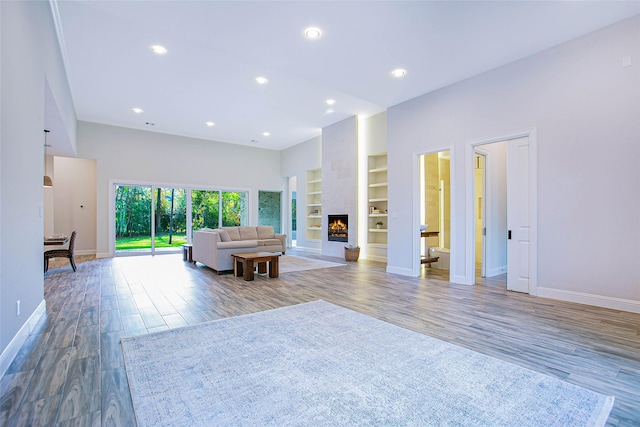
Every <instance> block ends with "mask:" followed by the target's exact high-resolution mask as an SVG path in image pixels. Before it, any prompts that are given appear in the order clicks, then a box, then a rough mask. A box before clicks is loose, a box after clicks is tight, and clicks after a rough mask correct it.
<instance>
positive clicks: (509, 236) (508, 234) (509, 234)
mask: <svg viewBox="0 0 640 427" xmlns="http://www.w3.org/2000/svg"><path fill="white" fill-rule="evenodd" d="M507 239H509V240H511V230H509V232H508V233H507Z"/></svg>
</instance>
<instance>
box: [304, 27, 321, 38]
mask: <svg viewBox="0 0 640 427" xmlns="http://www.w3.org/2000/svg"><path fill="white" fill-rule="evenodd" d="M321 35H322V31H320V28H316V27H309V28H305V30H304V36H305V37H306V38H308V39H309V40H315V39H319V38H320V36H321Z"/></svg>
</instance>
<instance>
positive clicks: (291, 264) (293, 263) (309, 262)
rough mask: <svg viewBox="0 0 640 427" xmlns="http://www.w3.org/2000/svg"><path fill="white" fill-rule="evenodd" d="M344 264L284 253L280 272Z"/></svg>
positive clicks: (280, 263) (279, 266)
mask: <svg viewBox="0 0 640 427" xmlns="http://www.w3.org/2000/svg"><path fill="white" fill-rule="evenodd" d="M343 265H344V264H339V263H337V262H331V261H325V260H321V259H312V258H305V257H301V256H295V255H282V256H281V257H280V260H279V261H278V269H279V270H280V274H282V273H291V272H293V271H304V270H315V269H316V268H329V267H340V266H343Z"/></svg>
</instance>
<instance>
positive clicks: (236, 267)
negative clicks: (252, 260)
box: [233, 257, 243, 277]
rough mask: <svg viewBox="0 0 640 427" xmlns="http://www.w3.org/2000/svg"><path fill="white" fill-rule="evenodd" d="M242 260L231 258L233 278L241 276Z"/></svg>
mask: <svg viewBox="0 0 640 427" xmlns="http://www.w3.org/2000/svg"><path fill="white" fill-rule="evenodd" d="M242 264H243V262H242V260H241V259H240V258H236V257H233V275H234V276H235V277H240V276H242V274H243V269H242Z"/></svg>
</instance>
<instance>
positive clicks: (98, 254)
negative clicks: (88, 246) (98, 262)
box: [96, 252, 111, 259]
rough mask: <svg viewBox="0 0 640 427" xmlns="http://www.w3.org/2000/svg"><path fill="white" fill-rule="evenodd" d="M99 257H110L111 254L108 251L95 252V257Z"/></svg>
mask: <svg viewBox="0 0 640 427" xmlns="http://www.w3.org/2000/svg"><path fill="white" fill-rule="evenodd" d="M99 258H111V254H110V253H109V252H96V259H99Z"/></svg>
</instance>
